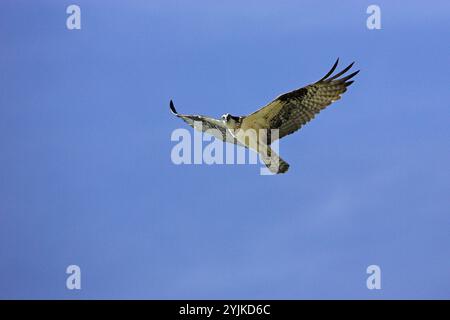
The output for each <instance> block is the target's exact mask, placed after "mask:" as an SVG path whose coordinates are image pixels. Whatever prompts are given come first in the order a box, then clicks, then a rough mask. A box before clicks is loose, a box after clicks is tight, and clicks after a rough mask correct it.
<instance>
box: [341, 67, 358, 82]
mask: <svg viewBox="0 0 450 320" xmlns="http://www.w3.org/2000/svg"><path fill="white" fill-rule="evenodd" d="M358 73H359V70H358V71H355V72H353V73H350V74H349V75H348V76H345V77H343V78H340V79H338V80H339V81H344V82H345V81H347V80H350V79H351V78H353V77H354V76H356V75H357V74H358Z"/></svg>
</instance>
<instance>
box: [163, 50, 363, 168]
mask: <svg viewBox="0 0 450 320" xmlns="http://www.w3.org/2000/svg"><path fill="white" fill-rule="evenodd" d="M338 63H339V58H338V59H337V60H336V62H335V63H334V65H333V67H332V68H331V70H330V71H329V72H328V73H327V74H326V75H325V76H324V77H323V78H322V79H320V80H319V81H317V82H315V83H312V84H309V85H307V86H305V87H303V88H300V89H296V90H294V91H291V92H288V93H285V94H282V95H280V96H278V97H277V98H276V99H275V100H273V101H272V102H270V103H269V104H267V105H266V106H264V107H262V108H261V109H259V110H257V111H255V112H253V113H251V114H249V115H246V116H233V115H231V114H229V113H227V114H224V115H223V116H222V118H221V119H214V118H211V117H208V116H202V115H184V114H179V113H178V112H177V111H176V109H175V106H174V104H173V102H172V100H171V101H170V110H171V111H172V113H173V114H174V115H176V116H177V117H179V118H181V119H183V120H184V121H185V122H186V123H188V124H189V125H190V126H192V127H193V128H195V129H197V130H202V131H206V132H208V133H212V134H213V135H214V136H215V137H216V138H218V139H221V140H222V141H225V142H229V143H234V144H238V145H241V146H244V147H247V148H250V149H253V150H254V151H256V152H258V153H259V154H260V156H261V160H262V161H263V162H264V164H265V165H266V166H267V167H268V168H269V170H270V171H271V172H273V173H275V174H278V173H285V172H286V171H287V170H288V168H289V164H288V163H287V162H286V161H284V160H283V159H281V158H280V157H279V156H278V155H277V154H276V153H275V152H274V151H273V150H272V149H271V148H270V144H271V143H272V142H273V141H274V140H276V139H281V138H283V137H285V136H287V135H289V134H291V133H293V132H295V131H297V130H298V129H300V128H301V127H302V126H303V125H305V124H306V123H307V122H309V121H310V120H312V119H313V118H314V117H315V115H316V114H318V113H319V112H320V111H321V110H322V109H324V108H326V107H327V106H328V105H330V104H331V103H332V102H334V101H336V100H339V99H340V98H341V94H343V93H344V92H345V91H347V87H348V86H349V85H351V84H352V83H353V81H349V80H350V79H352V78H353V77H354V76H355V75H356V74H357V73H358V72H359V70H358V71H355V72H353V73H350V74H348V75H346V72H347V71H349V70H350V68H351V67H352V66H353V64H354V62H353V63H351V64H350V65H349V66H347V67H346V68H344V69H343V70H342V71H340V72H338V73H336V74H334V75H333V72H334V71H335V69H336V67H337V65H338ZM198 124H200V126H199V125H198ZM211 129H215V130H211ZM262 129H264V130H265V132H267V136H268V137H266V139H261V138H259V137H260V135H256V138H255V136H254V135H253V136H250V137H249V136H248V135H245V132H246V131H247V130H254V131H256V132H259V131H261V130H262ZM273 130H277V132H278V137H276V135H275V138H273V137H271V136H270V133H271V132H274V131H273Z"/></svg>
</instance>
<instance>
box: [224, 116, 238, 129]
mask: <svg viewBox="0 0 450 320" xmlns="http://www.w3.org/2000/svg"><path fill="white" fill-rule="evenodd" d="M222 121H223V122H224V123H225V125H226V126H227V127H228V128H231V129H234V128H236V127H237V126H238V125H239V122H240V117H235V116H232V115H231V114H229V113H227V114H224V115H223V116H222Z"/></svg>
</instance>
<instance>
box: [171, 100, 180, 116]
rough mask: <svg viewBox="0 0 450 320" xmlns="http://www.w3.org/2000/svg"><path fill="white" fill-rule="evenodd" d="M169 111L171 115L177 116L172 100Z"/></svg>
mask: <svg viewBox="0 0 450 320" xmlns="http://www.w3.org/2000/svg"><path fill="white" fill-rule="evenodd" d="M170 111H172V113H173V114H175V115H177V114H178V112H177V110H176V109H175V106H174V105H173V101H172V100H170Z"/></svg>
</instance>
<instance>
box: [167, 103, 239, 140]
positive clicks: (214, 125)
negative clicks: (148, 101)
mask: <svg viewBox="0 0 450 320" xmlns="http://www.w3.org/2000/svg"><path fill="white" fill-rule="evenodd" d="M170 111H172V113H173V114H174V115H175V116H177V117H178V118H181V119H183V121H184V122H186V123H187V124H188V125H190V126H191V127H192V128H194V129H196V130H198V131H203V132H206V131H208V132H207V133H209V134H212V135H213V136H214V137H216V138H217V139H220V140H222V141H225V142H229V143H234V144H238V145H241V144H240V143H238V142H237V140H236V138H234V137H233V135H232V134H231V133H230V132H229V131H228V129H227V127H225V124H224V123H223V122H222V121H221V120H218V119H214V118H210V117H207V116H200V115H186V114H179V113H178V112H177V110H176V109H175V106H174V105H173V102H172V100H170ZM212 129H215V130H212ZM227 132H228V133H227Z"/></svg>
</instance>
